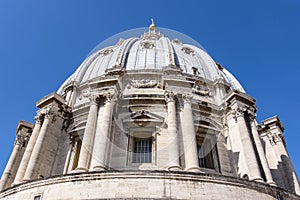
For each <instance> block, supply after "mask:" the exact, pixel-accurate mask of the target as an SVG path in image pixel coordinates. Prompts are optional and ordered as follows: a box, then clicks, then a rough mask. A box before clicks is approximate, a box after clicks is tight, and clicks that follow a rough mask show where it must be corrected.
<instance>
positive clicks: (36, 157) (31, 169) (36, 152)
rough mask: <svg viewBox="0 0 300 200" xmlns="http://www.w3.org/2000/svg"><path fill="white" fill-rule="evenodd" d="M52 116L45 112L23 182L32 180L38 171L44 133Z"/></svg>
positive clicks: (49, 112)
mask: <svg viewBox="0 0 300 200" xmlns="http://www.w3.org/2000/svg"><path fill="white" fill-rule="evenodd" d="M53 115H54V113H53V112H51V111H47V113H46V114H45V119H44V122H43V125H42V127H41V130H40V133H39V135H38V137H37V139H36V142H35V145H34V148H33V150H32V153H31V157H30V159H29V162H28V166H27V169H26V171H25V175H24V178H23V180H24V181H28V180H30V179H32V178H34V176H35V173H36V172H37V171H38V169H39V166H38V164H39V161H40V159H41V153H42V149H43V145H44V142H45V138H46V133H47V130H48V127H49V124H50V122H51V120H52V118H53Z"/></svg>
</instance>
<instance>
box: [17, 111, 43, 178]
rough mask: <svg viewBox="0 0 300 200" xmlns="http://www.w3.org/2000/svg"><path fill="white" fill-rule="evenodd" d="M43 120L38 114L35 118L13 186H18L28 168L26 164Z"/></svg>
mask: <svg viewBox="0 0 300 200" xmlns="http://www.w3.org/2000/svg"><path fill="white" fill-rule="evenodd" d="M43 120H44V115H41V114H38V115H37V116H36V117H35V121H36V123H35V125H34V128H33V131H32V134H31V137H30V139H29V141H28V144H27V147H26V149H25V152H24V155H23V157H22V161H21V163H20V166H19V169H18V171H17V174H16V177H15V180H14V183H13V184H19V183H21V182H22V181H23V178H24V175H25V171H26V168H27V166H28V163H29V160H30V157H31V154H32V151H33V148H34V145H35V143H36V140H37V138H38V136H39V133H40V130H41V124H42V122H43Z"/></svg>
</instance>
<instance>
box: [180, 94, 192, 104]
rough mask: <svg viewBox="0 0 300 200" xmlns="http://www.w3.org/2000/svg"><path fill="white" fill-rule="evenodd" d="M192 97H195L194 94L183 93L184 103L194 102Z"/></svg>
mask: <svg viewBox="0 0 300 200" xmlns="http://www.w3.org/2000/svg"><path fill="white" fill-rule="evenodd" d="M192 98H193V95H191V94H183V95H182V99H183V103H184V104H186V103H187V104H191V103H192Z"/></svg>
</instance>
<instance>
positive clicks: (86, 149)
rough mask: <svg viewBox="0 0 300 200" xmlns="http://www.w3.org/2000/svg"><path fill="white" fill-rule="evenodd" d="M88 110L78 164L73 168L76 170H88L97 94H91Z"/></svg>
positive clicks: (93, 134)
mask: <svg viewBox="0 0 300 200" xmlns="http://www.w3.org/2000/svg"><path fill="white" fill-rule="evenodd" d="M90 100H91V105H90V110H89V114H88V118H87V122H86V126H85V130H84V135H83V139H82V146H81V150H80V154H79V160H78V166H77V168H76V169H75V171H76V172H82V171H88V168H89V164H90V160H91V156H92V151H93V141H94V136H95V128H96V121H97V114H98V100H99V98H98V96H96V95H93V96H91V99H90Z"/></svg>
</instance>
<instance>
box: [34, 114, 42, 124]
mask: <svg viewBox="0 0 300 200" xmlns="http://www.w3.org/2000/svg"><path fill="white" fill-rule="evenodd" d="M44 117H45V116H44V115H42V114H40V113H39V114H37V115H36V116H35V117H34V120H35V123H37V124H42V123H43V121H44Z"/></svg>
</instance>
